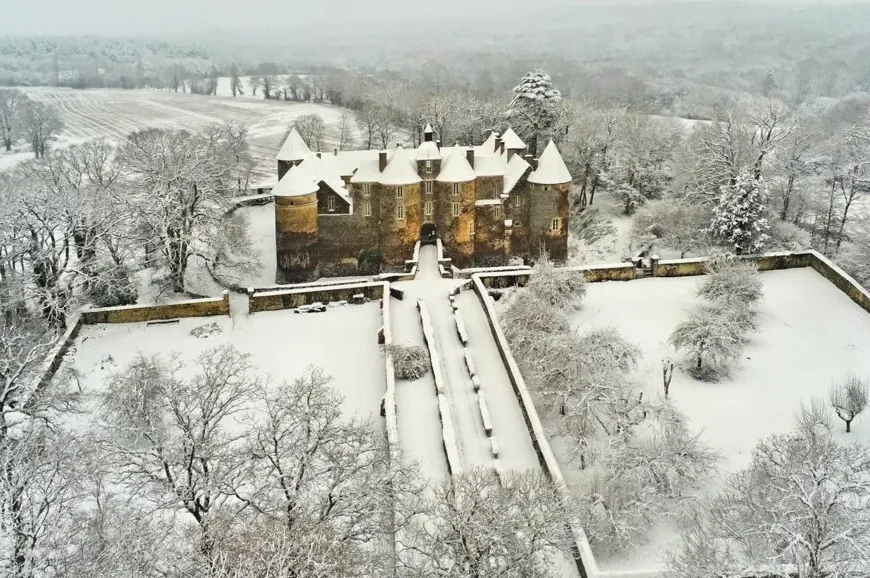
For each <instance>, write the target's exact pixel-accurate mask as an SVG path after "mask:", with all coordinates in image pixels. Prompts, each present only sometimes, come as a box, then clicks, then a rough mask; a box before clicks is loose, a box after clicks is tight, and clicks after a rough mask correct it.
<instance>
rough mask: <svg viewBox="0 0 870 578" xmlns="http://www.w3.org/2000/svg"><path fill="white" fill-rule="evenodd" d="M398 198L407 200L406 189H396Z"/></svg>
mask: <svg viewBox="0 0 870 578" xmlns="http://www.w3.org/2000/svg"><path fill="white" fill-rule="evenodd" d="M396 198H397V199H404V198H405V188H404V187H403V186H401V185H399V186H398V187H396Z"/></svg>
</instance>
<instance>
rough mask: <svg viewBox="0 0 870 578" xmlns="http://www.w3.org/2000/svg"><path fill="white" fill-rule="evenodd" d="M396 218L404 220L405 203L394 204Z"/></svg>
mask: <svg viewBox="0 0 870 578" xmlns="http://www.w3.org/2000/svg"><path fill="white" fill-rule="evenodd" d="M396 220H398V221H404V220H405V205H396Z"/></svg>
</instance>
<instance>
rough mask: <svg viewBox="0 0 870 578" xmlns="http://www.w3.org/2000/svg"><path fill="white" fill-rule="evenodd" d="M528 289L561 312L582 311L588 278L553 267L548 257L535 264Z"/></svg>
mask: <svg viewBox="0 0 870 578" xmlns="http://www.w3.org/2000/svg"><path fill="white" fill-rule="evenodd" d="M526 288H527V290H528V291H529V292H531V293H532V294H533V295H535V297H537V298H538V299H540V300H542V301H544V302H545V303H546V304H548V305H550V306H551V307H553V308H555V309H558V310H560V311H571V310H574V309H580V305H581V304H582V303H583V298H584V297H585V296H586V277H584V275H583V272H582V271H570V270H568V269H562V268H558V267H556V266H554V265H553V262H552V261H550V259H549V258H547V257H546V256H542V257H541V259H540V260H539V261H538V262H537V263H536V264H535V267H534V269H533V271H532V276H531V278H530V279H529V283H528V285H526Z"/></svg>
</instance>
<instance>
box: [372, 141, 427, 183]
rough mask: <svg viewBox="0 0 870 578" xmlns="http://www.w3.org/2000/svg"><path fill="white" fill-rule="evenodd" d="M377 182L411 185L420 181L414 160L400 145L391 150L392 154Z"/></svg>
mask: <svg viewBox="0 0 870 578" xmlns="http://www.w3.org/2000/svg"><path fill="white" fill-rule="evenodd" d="M378 182H380V183H381V184H382V185H387V186H395V187H398V186H402V185H413V184H415V183H419V182H420V175H418V174H417V165H416V163H415V161H414V160H413V159H412V158H411V157H410V156H409V155H408V153H407V152H405V149H403V148H402V147H401V146H400V147H398V148H396V150H395V151H393V155H392V156H391V157H390V160H389V161H388V162H387V167H386V168H385V169H384V172H382V173H381V175H380V178H379V179H378Z"/></svg>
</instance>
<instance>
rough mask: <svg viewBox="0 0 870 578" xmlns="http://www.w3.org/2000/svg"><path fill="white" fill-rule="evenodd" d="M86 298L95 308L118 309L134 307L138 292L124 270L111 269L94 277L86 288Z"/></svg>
mask: <svg viewBox="0 0 870 578" xmlns="http://www.w3.org/2000/svg"><path fill="white" fill-rule="evenodd" d="M88 296H89V297H90V298H91V301H92V302H93V303H94V306H95V307H120V306H122V305H135V304H136V300H137V299H139V292H138V291H137V290H136V286H135V285H134V284H133V282H132V281H131V280H130V277H129V276H128V275H127V271H126V270H125V269H123V268H120V267H111V268H108V269H104V270H102V271H100V272H98V273H96V274H95V275H94V277H93V278H92V279H91V281H90V286H89V287H88Z"/></svg>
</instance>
